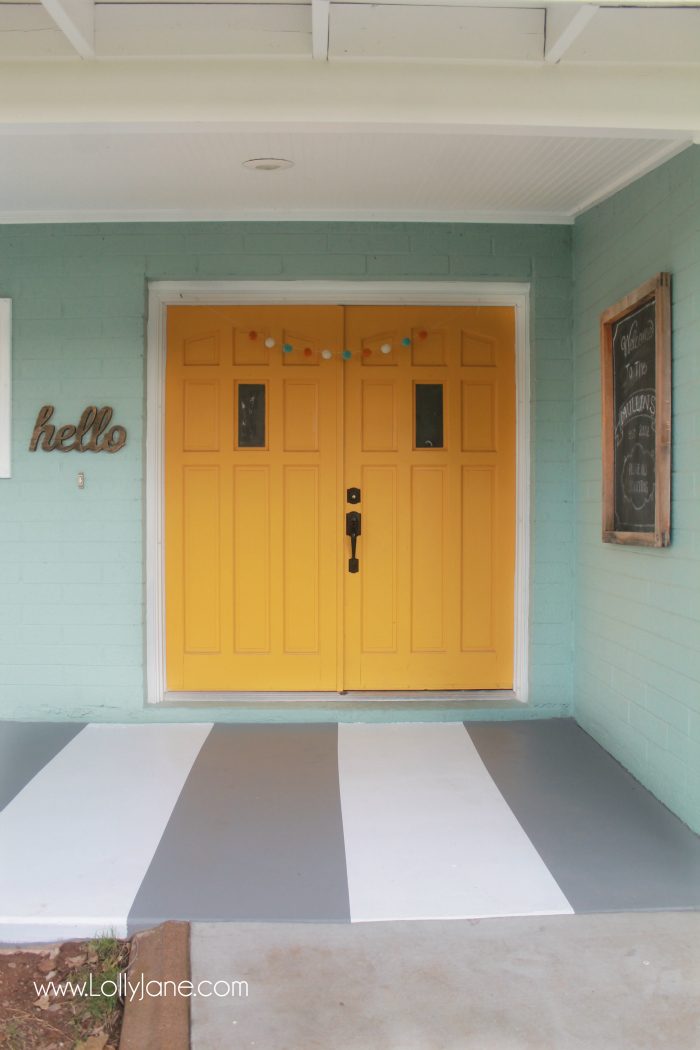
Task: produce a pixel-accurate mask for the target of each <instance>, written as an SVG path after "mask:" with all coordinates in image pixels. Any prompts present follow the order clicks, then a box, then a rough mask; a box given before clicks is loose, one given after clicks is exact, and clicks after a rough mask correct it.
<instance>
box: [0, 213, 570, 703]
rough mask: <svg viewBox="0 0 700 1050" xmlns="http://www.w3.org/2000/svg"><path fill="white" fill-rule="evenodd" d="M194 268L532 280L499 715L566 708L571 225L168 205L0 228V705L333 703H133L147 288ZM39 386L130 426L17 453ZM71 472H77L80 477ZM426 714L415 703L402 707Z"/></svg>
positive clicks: (61, 415)
mask: <svg viewBox="0 0 700 1050" xmlns="http://www.w3.org/2000/svg"><path fill="white" fill-rule="evenodd" d="M198 278H201V279H204V278H207V279H211V278H216V279H227V278H229V279H236V278H240V279H253V278H277V279H280V278H281V279H290V280H294V279H308V278H339V279H342V278H345V279H357V280H358V281H362V280H373V279H382V280H387V279H396V280H406V279H408V280H410V279H415V280H425V279H426V278H435V279H436V280H450V279H453V280H498V281H504V280H506V281H507V280H516V281H530V282H531V283H532V378H533V388H532V389H533V396H532V400H533V405H532V416H533V420H532V422H533V427H532V441H533V463H532V519H533V522H532V524H533V528H532V588H531V606H532V607H531V652H530V657H531V676H530V687H531V702H530V704H529V705H528V707H527V708H525V709H520V710H519V711H518V712H517V714H518V715H519V716H521V717H532V716H535V717H543V716H545V715H561V714H566V713H570V711H571V694H572V630H573V627H572V625H573V594H572V578H573V510H572V480H571V478H572V455H573V453H572V431H573V423H572V391H573V376H572V350H571V229H570V228H568V227H554V226H501V225H495V226H484V225H446V224H434V225H433V224H393V223H384V224H365V223H357V224H355V223H250V224H241V223H235V224H232V223H197V224H189V223H181V224H104V225H92V224H91V225H56V226H24V227H21V226H5V227H0V296H9V297H11V298H12V300H13V303H14V391H13V402H14V423H13V429H14V449H13V477H12V479H10V480H8V481H0V596H1V597H0V717H2V718H27V719H41V718H44V719H63V718H69V719H93V720H107V721H110V720H111V721H132V720H146V719H148V720H153V719H158V720H165V719H168V720H172V719H177V720H182V719H188V720H193V719H212V718H217V719H219V720H234V719H251V718H259V719H268V720H272V719H290V718H295V719H307V720H311V719H316V720H319V719H324V720H328V719H329V718H331V719H332V718H334V717H336V715H335V711H334V709H333V708H332V707H330V708H328V707H322V706H317V705H315V706H313V707H309V708H306V709H301V710H299V709H297V708H295V709H290V708H283V709H281V710H280V709H279V708H277V709H272V708H260V707H257V708H252V707H251V708H247V709H231V708H228V709H227V708H216V709H213V708H211V707H209V708H206V707H204V706H197V707H194V708H193V707H189V708H186V709H175V710H173V709H172V708H164V707H157V708H144V701H145V688H144V576H145V573H144V544H143V484H144V457H143V449H144V411H145V408H144V346H145V336H144V326H145V319H146V286H147V281H148V280H165V279H170V280H172V279H183V280H184V279H186V280H196V279H198ZM45 403H51V404H54V405H55V406H56V418H57V420H59V421H60V422H70V421H75V420H77V418H78V416H79V414H80V412H81V410H82V409H83V408H84V406H85V405H87V404H110V405H113V406H114V409H115V420H116V421H118V422H119V423H122V424H124V425H125V426H126V427H127V428H128V430H129V441H128V444H127V446H126V448H125V449H124V451H123V452H120V453H119V454H118V455H116V456H105V455H101V456H90V455H86V456H83V457H80V456H78V455H77V454H67V455H61V454H59V453H52V454H50V455H46V454H34V455H32V454H30V453H29V452H28V451H27V443H28V439H29V435H30V433H31V429H32V426H33V424H34V420H35V417H36V413H37V410H38V409H39V407H40V406H41V405H43V404H45ZM78 470H84V471H85V472H86V479H87V481H86V488H85V490H84V491H83V492H80V491H79V490H78V489H77V487H76V473H77V471H78ZM344 717H353V716H352V715H346V716H344ZM354 717H359V716H357V715H355V716H354ZM361 717H362V718H367V717H368V716H367V715H362V716H361ZM392 717H397V716H396V714H395V712H394V711H392V709H391V708H388V707H386V706H384V707H377V708H375V709H373V712H372V718H376V719H382V720H384V719H388V718H392ZM403 717H405V714H404V715H403ZM434 717H435V713H434V712H433V711H431V710H429V709H427V708H426V709H422V710H419V711H416V710H412V712H411V718H413V719H417V718H434ZM444 717H450V718H458V717H480V718H482V717H495V718H498V717H512V713H511V712H508V711H505V710H503V711H492V712H484V711H469V710H464V711H461V712H455V711H453V712H451V713H450V714H449V715H445V716H444Z"/></svg>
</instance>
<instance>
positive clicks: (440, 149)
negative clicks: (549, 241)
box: [0, 129, 675, 222]
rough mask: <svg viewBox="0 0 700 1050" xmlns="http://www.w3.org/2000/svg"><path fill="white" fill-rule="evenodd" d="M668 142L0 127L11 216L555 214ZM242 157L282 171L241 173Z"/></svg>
mask: <svg viewBox="0 0 700 1050" xmlns="http://www.w3.org/2000/svg"><path fill="white" fill-rule="evenodd" d="M674 146H675V144H674V143H673V142H671V143H669V142H668V141H663V142H659V141H657V140H654V139H638V138H624V139H614V138H592V137H586V138H566V137H560V136H542V135H539V136H535V135H516V136H511V135H483V134H436V133H422V134H418V133H415V132H413V133H393V134H378V133H362V134H354V133H348V132H317V133H302V134H290V133H286V134H285V133H267V134H255V133H251V132H247V133H241V132H238V133H229V132H226V131H218V132H215V133H212V132H205V131H199V132H197V131H185V132H183V131H178V130H169V131H164V130H162V129H161V130H158V131H151V132H147V131H145V130H143V131H140V132H139V133H136V134H134V133H125V132H122V133H119V134H95V133H91V132H90V131H89V130H88V129H82V130H81V131H76V130H73V131H70V130H67V129H63V131H62V133H61V134H60V135H57V134H56V133H50V134H44V135H41V134H32V135H26V134H24V135H16V134H7V133H6V134H4V135H3V136H2V137H0V148H1V149H2V154H3V163H2V165H0V199H1V200H2V201H3V202H4V210H5V213H6V214H5V218H6V219H7V218H8V217H9V216H8V214H7V213H8V211H9V210H10V208H8V206H11V211H12V212H13V213H14V218H15V221H22V220H23V219H25V220H27V219H28V220H30V221H31V220H32V219H34V218H35V217H39V216H44V217H46V218H48V219H52V218H53V219H58V220H61V219H66V218H71V217H76V218H80V217H83V218H95V219H110V218H131V219H140V218H163V219H166V218H168V219H177V218H183V217H190V218H202V219H208V218H209V219H227V218H245V217H256V218H262V219H266V218H279V217H281V216H287V217H301V218H336V219H348V220H349V219H360V218H368V219H370V218H381V219H392V218H395V219H397V220H411V219H414V220H426V219H431V218H432V219H442V220H452V221H467V220H480V219H481V220H497V221H529V222H534V221H539V222H567V221H570V220H571V219H572V218H573V216H574V215H575V214H576V213H577V212H579V211H580V210H581V209H583V208H585V207H587V206H588V205H589V204H590V203H592V202H593V201H595V200H597V199H599V197H600V195H601V193H607V192H611V191H612V190H614V189H616V188H617V187H619V186H621V185H624V184H625V183H626V182H628V181H629V180H630V179H631V178H632V177H633V176H634V174H635V173H638V172H640V171H642V170H647V169H649V168H650V167H652V166H654V164H655V163H656V162H657V160H658V158H659V156H660V155H663V156H666V155H668V154H669V151H670V149H673V148H674ZM251 157H285V158H288V159H290V160H292V161H293V162H294V167H293V168H291V169H289V170H282V171H273V172H256V171H249V170H247V169H246V168H244V167H243V166H242V164H243V161H245V160H247V159H249V158H251Z"/></svg>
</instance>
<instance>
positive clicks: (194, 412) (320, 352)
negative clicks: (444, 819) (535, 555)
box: [165, 306, 515, 692]
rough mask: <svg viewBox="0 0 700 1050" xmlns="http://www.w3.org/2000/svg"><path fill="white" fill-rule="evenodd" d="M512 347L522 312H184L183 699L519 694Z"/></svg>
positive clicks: (180, 463)
mask: <svg viewBox="0 0 700 1050" xmlns="http://www.w3.org/2000/svg"><path fill="white" fill-rule="evenodd" d="M514 338H515V337H514V312H513V310H512V309H510V308H506V307H460V308H453V307H419V306H415V307H414V306H411V307H405V306H402V307H390V306H381V307H359V306H358V307H340V306H236V307H199V306H197V307H189V306H188V307H185V306H182V307H180V306H176V307H171V308H170V309H169V310H168V350H167V367H166V394H165V450H166V452H165V569H166V572H165V578H166V664H167V687H168V689H169V690H172V691H200V690H203V691H207V690H209V691H217V692H220V691H226V692H228V691H239V690H242V691H250V690H261V691H271V690H276V691H287V690H290V691H301V690H328V691H341V690H407V689H411V690H420V689H431V690H437V689H507V688H511V687H512V682H513V592H514V548H515V360H514V359H515V354H514ZM348 515H350V517H348ZM358 515H359V526H360V534H359V535H358V536H357V537H356V541H355V542H356V558H357V564H353V565H351V563H350V558H351V554H352V550H351V547H352V540H351V537H350V536H349V535H347V533H348V531H349V532H352V531H353V530H354V529H355V527H356V525H357V524H358V518H357V517H356V516H358ZM351 569H355V570H356V571H351Z"/></svg>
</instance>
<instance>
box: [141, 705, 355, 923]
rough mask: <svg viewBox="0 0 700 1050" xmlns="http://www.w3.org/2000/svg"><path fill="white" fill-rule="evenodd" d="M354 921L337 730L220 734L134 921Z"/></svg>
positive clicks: (254, 728) (187, 793)
mask: <svg viewBox="0 0 700 1050" xmlns="http://www.w3.org/2000/svg"><path fill="white" fill-rule="evenodd" d="M179 918H182V919H190V920H200V921H202V920H205V921H217V922H222V921H233V920H238V921H256V920H258V921H264V922H270V921H279V922H304V921H307V922H316V921H324V922H334V921H335V922H347V921H349V918H350V905H349V900H348V886H347V874H346V866H345V843H344V839H343V825H342V815H341V808H340V790H339V786H338V744H337V727H336V726H331V725H319V726H311V725H296V726H295V725H281V726H274V725H273V726H263V725H239V726H235V725H216V726H214V728H213V730H212V732H211V733H210V735H209V737H208V739H207V741H206V743H205V744H204V746H203V747H202V750H201V751H200V753H199V755H198V757H197V760H196V762H195V764H194V766H193V767H192V771H191V773H190V775H189V778H188V780H187V782H186V784H185V787H184V788H183V791H182V794H181V795H180V798H179V800H178V802H177V805H176V807H175V809H174V811H173V814H172V817H171V818H170V821H169V823H168V825H167V827H166V829H165V832H164V834H163V837H162V839H161V841H160V844H159V846H158V848H157V850H156V853H155V855H154V857H153V861H152V863H151V865H150V867H149V869H148V872H147V874H146V877H145V879H144V881H143V882H142V884H141V888H140V890H139V892H138V894H137V895H136V899H135V901H134V904H133V906H132V908H131V912H130V914H129V929H130V930H136V929H143V928H144V927H147V926H151V925H154V924H155V923H158V922H161V921H162V920H164V919H179Z"/></svg>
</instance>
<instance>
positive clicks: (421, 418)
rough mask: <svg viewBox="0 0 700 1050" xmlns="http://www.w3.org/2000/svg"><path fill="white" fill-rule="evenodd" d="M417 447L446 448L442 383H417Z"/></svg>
mask: <svg viewBox="0 0 700 1050" xmlns="http://www.w3.org/2000/svg"><path fill="white" fill-rule="evenodd" d="M415 390H416V405H415V411H416V419H415V435H416V446H415V447H416V448H444V437H443V434H444V426H443V406H442V400H443V399H442V383H416V387H415Z"/></svg>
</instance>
